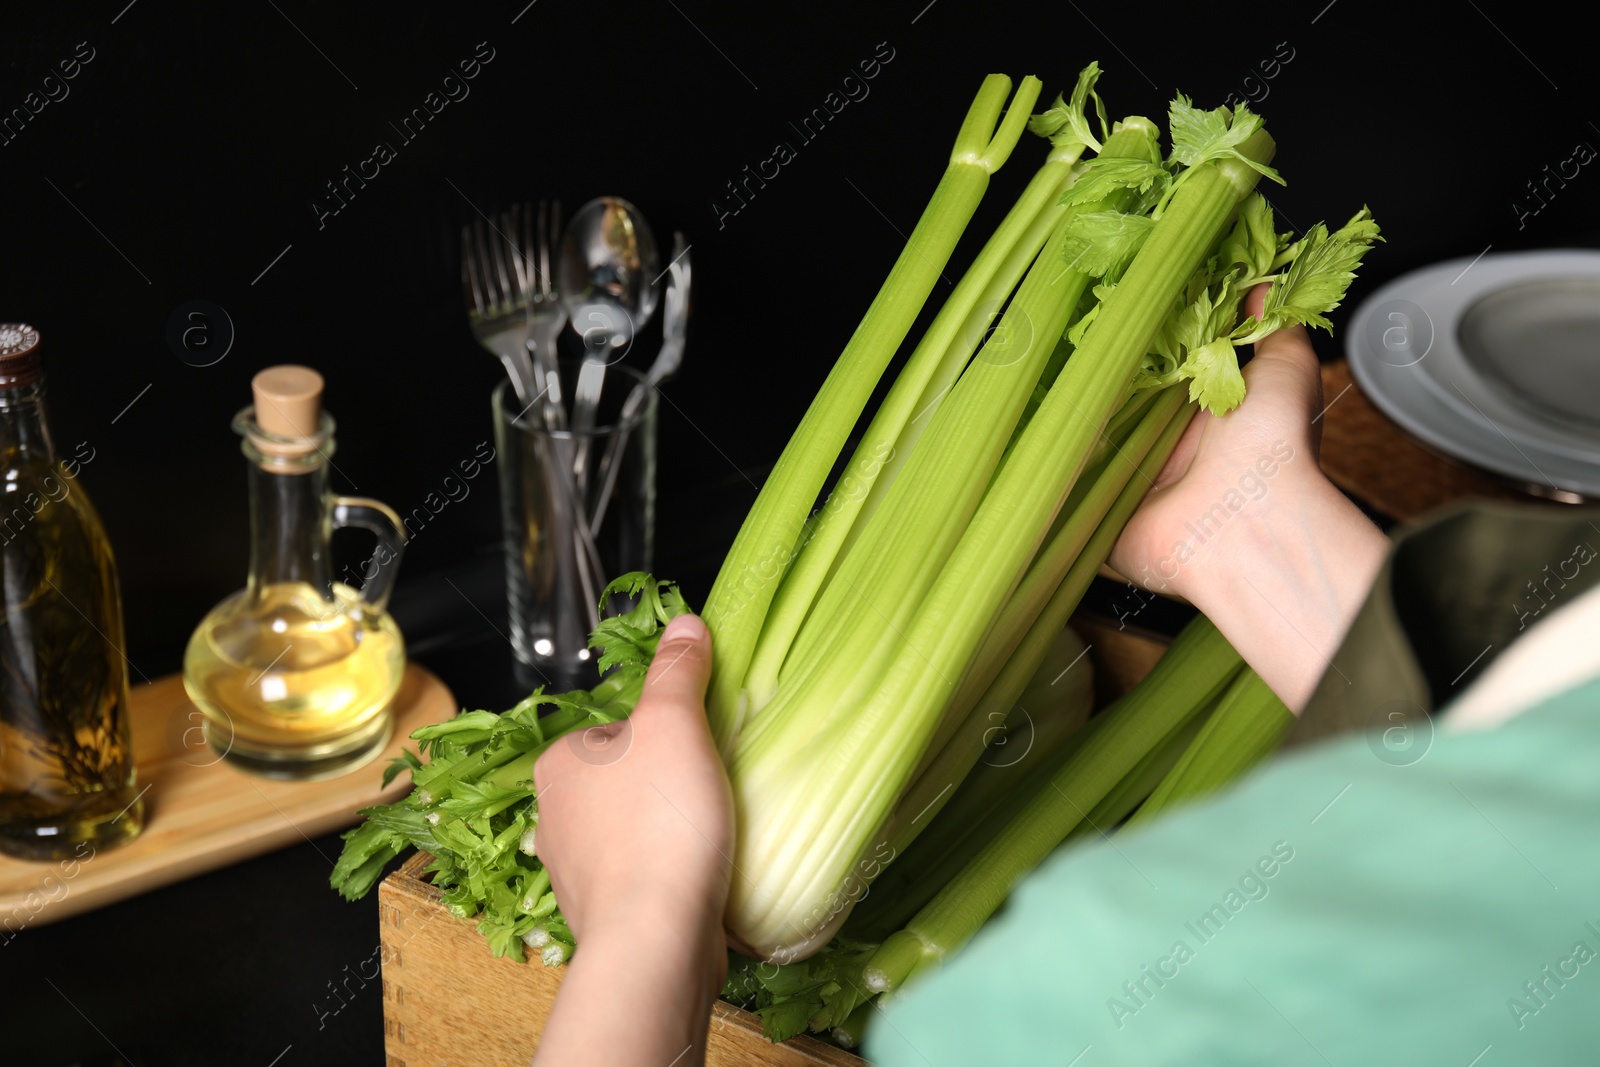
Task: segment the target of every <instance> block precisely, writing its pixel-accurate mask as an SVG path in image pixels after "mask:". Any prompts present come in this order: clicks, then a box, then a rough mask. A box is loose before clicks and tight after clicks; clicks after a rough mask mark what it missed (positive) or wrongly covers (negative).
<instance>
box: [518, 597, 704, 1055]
mask: <svg viewBox="0 0 1600 1067" xmlns="http://www.w3.org/2000/svg"><path fill="white" fill-rule="evenodd" d="M710 675H711V638H710V635H709V634H708V633H707V632H706V627H705V624H704V623H703V622H701V621H700V620H699V619H698V618H695V617H694V616H681V617H679V618H676V619H674V620H672V622H671V623H670V624H668V626H667V628H666V630H665V631H664V632H663V633H662V635H661V642H660V645H659V646H658V647H657V649H656V655H655V659H654V660H653V661H652V662H651V664H650V672H649V674H648V676H647V677H646V679H645V684H644V693H643V695H642V696H641V697H640V699H639V704H638V707H637V708H636V709H635V710H634V712H633V714H632V715H631V716H630V717H629V718H627V719H625V720H623V721H622V722H619V723H613V724H611V725H610V726H605V727H593V728H591V729H589V730H584V731H581V732H577V733H573V734H569V735H568V736H567V737H566V738H564V739H563V741H562V742H558V743H557V744H555V745H553V746H552V747H551V748H550V749H549V750H548V751H546V752H545V754H544V755H543V756H541V757H540V758H539V762H538V763H537V764H536V765H535V766H534V784H535V786H536V787H537V789H538V796H539V825H538V830H537V833H536V841H537V847H538V854H539V858H540V859H541V860H542V861H543V862H544V864H545V866H546V867H547V868H548V869H549V871H550V880H551V884H552V886H553V888H554V890H555V894H556V899H557V900H558V901H559V902H560V904H561V911H562V914H563V915H565V916H566V919H567V922H568V924H569V925H570V926H571V928H572V932H573V935H574V936H575V937H576V939H577V944H578V952H577V954H576V955H575V956H574V957H573V961H572V965H571V967H570V968H569V969H568V973H567V975H566V977H565V978H564V980H563V982H562V986H561V993H560V995H559V996H558V997H557V999H556V1006H555V1009H554V1011H553V1012H552V1013H551V1017H550V1021H549V1024H548V1025H547V1026H546V1028H545V1032H544V1036H543V1038H542V1040H541V1042H540V1047H539V1057H540V1062H547V1063H552V1064H561V1065H562V1067H566V1065H569V1064H589V1063H594V1064H602V1063H603V1064H608V1065H628V1064H640V1065H641V1067H661V1065H663V1064H666V1063H671V1062H676V1063H677V1064H678V1065H679V1067H687V1065H689V1064H693V1063H698V1062H700V1057H701V1056H703V1054H704V1047H703V1046H704V1042H705V1035H706V1028H707V1024H708V1022H709V1019H710V1009H711V1002H712V1000H714V999H715V997H716V996H717V994H718V992H719V991H720V990H721V988H722V983H723V979H724V977H725V975H726V971H727V953H726V944H725V941H724V939H723V934H722V911H723V907H724V905H725V904H726V903H727V899H728V880H729V875H730V870H731V860H730V859H729V857H730V856H731V854H732V850H733V800H732V796H731V793H730V791H729V788H728V778H727V775H726V774H725V773H724V771H723V769H722V763H721V761H720V760H719V759H718V758H717V754H716V750H715V749H714V748H713V747H712V744H711V732H710V729H709V727H708V726H707V724H706V713H705V691H706V682H707V679H708V678H709V677H710ZM696 1050H698V1051H696ZM677 1057H682V1058H681V1059H676V1060H675V1058H677Z"/></svg>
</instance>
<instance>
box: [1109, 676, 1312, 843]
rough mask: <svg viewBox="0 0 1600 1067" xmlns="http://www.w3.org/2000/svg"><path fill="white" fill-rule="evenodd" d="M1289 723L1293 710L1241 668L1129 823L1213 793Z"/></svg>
mask: <svg viewBox="0 0 1600 1067" xmlns="http://www.w3.org/2000/svg"><path fill="white" fill-rule="evenodd" d="M1293 724H1294V714H1293V713H1292V712H1290V711H1289V709H1288V708H1287V707H1285V706H1284V704H1283V701H1281V700H1279V699H1278V697H1277V694H1276V693H1274V692H1273V691H1272V690H1271V689H1268V688H1267V683H1265V682H1263V681H1262V680H1261V676H1260V675H1258V674H1256V672H1255V671H1253V670H1251V669H1250V668H1248V667H1246V668H1245V669H1244V670H1243V671H1242V672H1241V673H1240V674H1239V676H1238V678H1237V679H1235V681H1234V682H1233V684H1232V685H1230V686H1229V687H1228V689H1227V691H1226V692H1225V693H1223V695H1222V697H1221V699H1220V701H1219V703H1218V707H1217V710H1216V713H1215V714H1213V715H1212V716H1211V717H1210V718H1209V719H1208V720H1207V721H1206V726H1205V729H1204V730H1202V731H1201V732H1200V735H1199V736H1198V737H1197V738H1195V741H1194V744H1192V745H1190V746H1189V748H1188V749H1186V750H1185V751H1184V753H1183V757H1182V758H1181V759H1180V760H1179V761H1178V763H1177V765H1176V766H1174V767H1173V769H1172V771H1171V773H1170V774H1168V775H1167V776H1166V777H1165V778H1164V779H1163V780H1162V781H1161V784H1160V785H1159V786H1158V787H1157V788H1156V790H1155V792H1154V793H1152V794H1151V795H1150V799H1149V800H1147V801H1146V802H1145V804H1144V806H1143V807H1141V808H1140V809H1139V810H1138V811H1137V812H1135V813H1134V816H1133V818H1132V819H1130V820H1129V823H1128V825H1130V826H1133V825H1136V824H1138V823H1141V822H1144V821H1145V820H1146V819H1150V818H1153V817H1155V816H1156V815H1159V814H1160V813H1162V812H1164V811H1167V810H1168V809H1170V808H1173V807H1177V806H1179V805H1181V804H1183V803H1184V802H1186V801H1189V800H1193V799H1194V798H1196V797H1200V796H1204V795H1205V794H1207V793H1211V792H1214V791H1215V790H1217V789H1220V788H1221V787H1222V786H1224V785H1226V784H1227V783H1229V782H1231V781H1233V780H1234V779H1236V778H1238V777H1239V776H1240V775H1242V774H1243V773H1244V772H1245V771H1247V770H1249V769H1250V768H1251V767H1253V766H1255V765H1256V764H1257V763H1259V762H1261V761H1262V760H1264V759H1266V758H1267V757H1268V756H1269V755H1271V754H1272V752H1273V751H1274V750H1275V749H1277V747H1278V745H1279V744H1280V743H1281V742H1282V741H1283V738H1284V736H1285V735H1286V734H1287V733H1288V732H1289V727H1290V726H1292V725H1293Z"/></svg>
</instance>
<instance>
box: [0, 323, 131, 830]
mask: <svg viewBox="0 0 1600 1067" xmlns="http://www.w3.org/2000/svg"><path fill="white" fill-rule="evenodd" d="M93 458H94V454H93V451H92V450H91V451H90V453H89V456H88V459H93ZM80 461H82V462H87V459H84V457H83V454H82V449H81V448H80V449H79V451H78V455H77V459H74V460H71V461H68V462H66V463H62V462H60V461H59V460H58V459H57V458H56V452H55V446H54V445H53V444H52V443H51V440H50V432H49V428H48V426H47V424H46V421H45V411H44V378H43V370H42V365H41V363H40V357H39V334H38V331H36V330H34V329H33V328H32V327H29V326H22V325H19V324H5V325H0V594H3V596H4V605H3V611H0V852H6V853H9V854H11V855H14V856H20V857H22V858H25V859H34V860H61V859H69V858H72V859H78V860H84V859H89V858H92V857H93V856H94V855H95V853H96V851H97V850H99V849H103V848H107V847H110V846H113V845H118V844H121V843H123V842H125V841H128V840H130V839H131V838H133V837H134V836H135V835H136V834H138V833H139V831H140V830H141V829H142V828H143V826H144V802H143V799H142V793H141V792H140V791H138V790H137V789H136V788H135V784H134V763H133V745H132V740H131V725H130V723H129V718H128V673H127V660H126V659H124V658H123V652H122V594H121V592H120V590H119V588H118V584H117V567H116V562H115V561H114V560H113V559H112V555H111V546H110V544H109V543H108V542H107V541H106V534H105V530H104V528H102V527H101V525H100V518H99V516H98V515H96V514H95V510H94V507H93V505H91V504H90V503H89V497H88V496H87V495H86V494H85V493H84V490H83V486H82V485H80V484H79V483H78V481H77V476H78V474H79V472H80Z"/></svg>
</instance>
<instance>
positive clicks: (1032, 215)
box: [745, 146, 1081, 711]
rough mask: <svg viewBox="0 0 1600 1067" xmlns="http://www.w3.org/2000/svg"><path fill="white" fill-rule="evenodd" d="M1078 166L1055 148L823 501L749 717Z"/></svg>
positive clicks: (768, 636) (760, 669)
mask: <svg viewBox="0 0 1600 1067" xmlns="http://www.w3.org/2000/svg"><path fill="white" fill-rule="evenodd" d="M1079 151H1081V146H1079ZM1077 158H1078V152H1077V151H1064V150H1061V149H1057V150H1056V151H1054V152H1052V153H1051V155H1050V159H1049V160H1048V162H1046V163H1045V165H1044V166H1043V167H1042V168H1040V169H1039V171H1038V172H1037V173H1035V174H1034V176H1033V178H1032V180H1031V181H1029V183H1028V187H1027V188H1026V189H1025V190H1024V191H1023V193H1022V196H1020V197H1019V198H1018V199H1017V202H1016V203H1015V204H1014V205H1013V206H1012V208H1011V210H1010V212H1008V213H1007V215H1006V217H1005V220H1004V221H1002V222H1001V224H1000V226H999V228H998V229H996V230H995V232H994V234H993V235H992V236H991V237H990V238H989V240H988V242H987V243H985V245H984V246H983V250H982V251H981V252H979V253H978V257H977V258H976V259H975V260H973V263H972V266H970V267H969V268H967V272H966V274H964V275H963V276H962V278H961V281H960V282H959V283H957V285H956V288H955V291H954V292H953V293H951V294H950V298H949V299H948V300H946V301H945V303H944V306H943V307H942V308H940V310H939V314H938V316H937V317H936V318H935V319H934V320H933V324H932V325H930V326H929V327H928V332H927V333H925V334H923V336H922V340H921V341H920V342H918V344H917V347H916V350H915V351H914V352H912V354H911V358H910V359H909V360H908V361H907V362H906V366H905V368H904V369H903V370H902V371H901V372H900V374H899V375H898V376H897V377H896V378H895V382H894V385H893V386H892V387H891V388H890V390H889V395H888V396H887V397H885V398H884V401H883V404H882V405H881V406H880V407H879V408H878V411H877V413H876V414H875V415H874V416H873V418H872V423H871V425H870V426H868V428H867V432H866V435H865V436H864V437H863V438H862V441H861V443H860V444H859V445H858V446H857V447H856V451H855V454H854V456H853V457H852V458H851V461H850V465H849V466H848V467H847V468H846V472H845V474H844V475H843V476H842V477H841V478H840V479H839V482H838V484H837V485H836V486H835V487H834V490H833V492H831V493H830V494H829V495H828V500H827V503H826V505H824V507H823V510H822V514H821V515H819V516H818V517H817V519H816V520H815V522H814V523H812V525H811V526H810V528H809V529H808V530H807V532H806V539H805V547H804V548H803V549H801V551H800V553H799V557H798V558H797V559H796V560H795V563H794V566H793V568H792V569H791V570H790V572H789V573H788V574H787V575H786V576H785V577H784V579H783V584H782V585H780V586H779V587H778V592H777V595H776V596H775V597H774V598H773V601H772V605H771V607H770V608H769V609H768V611H767V618H766V623H765V626H764V627H763V629H762V631H761V640H760V645H759V647H758V649H757V651H756V654H755V657H754V658H753V659H752V660H751V663H750V668H749V671H748V672H747V674H746V677H745V689H746V690H747V691H748V694H749V700H750V701H751V710H752V711H754V710H758V709H759V708H760V707H761V706H762V705H763V704H765V703H766V702H767V700H768V699H769V698H770V696H771V694H772V692H773V691H774V690H775V689H776V688H777V685H778V670H779V668H780V667H781V666H782V665H783V660H784V658H785V657H786V656H787V655H788V652H789V646H790V643H791V642H792V641H793V640H794V636H795V634H796V633H797V632H798V631H799V629H800V624H801V623H802V622H804V620H805V617H806V615H807V614H808V613H809V612H810V610H811V606H812V602H813V601H814V600H815V598H816V595H817V592H818V590H820V589H821V587H822V585H823V583H824V581H826V579H827V577H828V575H829V574H831V573H832V571H833V568H834V563H835V560H836V559H837V558H838V553H839V551H840V549H841V548H842V547H843V546H844V545H845V543H846V538H847V535H848V534H849V532H850V530H851V527H852V525H853V524H854V523H855V522H856V517H857V516H858V515H859V514H861V513H862V510H863V505H864V504H866V502H867V500H868V498H869V497H870V496H871V494H872V493H873V491H874V490H876V489H877V487H878V482H879V476H880V474H881V473H883V472H884V471H885V469H886V468H887V467H888V466H889V464H891V463H892V461H893V458H894V457H895V456H900V455H903V454H905V452H906V451H907V450H909V448H910V447H911V446H912V445H913V444H915V440H916V433H915V432H914V431H912V430H911V429H910V428H909V427H908V425H907V424H908V423H909V422H910V420H911V418H912V416H913V415H915V414H917V413H919V412H921V411H923V410H925V404H926V401H925V394H926V392H928V391H929V390H932V389H936V388H948V387H949V383H950V382H951V381H953V380H954V378H955V376H956V375H957V374H959V373H960V371H961V369H962V368H963V367H965V366H966V364H967V361H968V359H970V358H971V356H972V351H973V349H974V348H976V347H977V342H978V340H979V339H981V337H982V332H981V330H973V329H972V328H971V327H972V325H974V324H970V323H969V321H968V320H969V317H970V316H972V315H973V312H974V310H975V309H978V308H982V307H984V306H985V305H990V306H992V305H993V304H995V303H998V301H999V300H1003V299H1004V298H1005V297H1006V296H1009V295H1010V293H1011V290H1012V289H1014V288H1016V285H1017V282H1018V280H1019V279H1020V278H1021V277H1022V274H1023V272H1024V271H1025V270H1026V269H1027V267H1028V264H1029V263H1031V262H1032V261H1033V259H1034V257H1035V256H1037V255H1038V253H1039V249H1040V247H1041V246H1043V244H1044V243H1045V240H1046V239H1047V238H1048V237H1049V235H1050V232H1051V231H1052V230H1053V229H1054V228H1055V224H1056V222H1057V221H1058V220H1059V219H1060V217H1061V215H1062V213H1063V212H1065V211H1066V208H1065V207H1064V206H1062V205H1061V203H1060V199H1061V196H1060V194H1061V188H1062V185H1063V184H1064V183H1065V182H1066V181H1067V179H1068V178H1069V177H1070V176H1071V173H1072V165H1073V164H1074V163H1075V162H1077ZM995 294H998V297H997V296H996V295H995ZM941 383H942V384H941ZM892 478H893V471H892V470H891V471H890V472H889V477H888V478H885V479H883V481H884V482H885V484H887V483H888V482H889V481H890V480H892ZM873 499H874V502H876V498H873ZM873 510H875V507H874V509H873ZM868 514H870V511H869V512H868Z"/></svg>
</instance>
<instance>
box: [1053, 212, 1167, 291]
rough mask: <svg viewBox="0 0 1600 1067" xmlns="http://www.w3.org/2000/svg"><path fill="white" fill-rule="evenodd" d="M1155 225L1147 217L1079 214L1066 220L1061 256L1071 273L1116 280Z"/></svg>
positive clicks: (1119, 214)
mask: <svg viewBox="0 0 1600 1067" xmlns="http://www.w3.org/2000/svg"><path fill="white" fill-rule="evenodd" d="M1155 225H1156V223H1155V220H1154V219H1152V218H1150V217H1149V216H1148V215H1127V214H1124V213H1122V212H1120V211H1080V212H1078V213H1077V214H1076V215H1074V216H1072V218H1071V219H1069V220H1068V221H1067V229H1066V239H1065V241H1063V243H1062V244H1063V248H1062V254H1063V256H1064V257H1065V258H1066V261H1067V266H1069V267H1071V268H1072V269H1073V270H1076V271H1082V272H1083V273H1084V274H1087V275H1089V276H1091V277H1095V278H1104V277H1108V276H1109V277H1113V278H1115V277H1118V276H1120V275H1121V273H1122V271H1123V269H1124V268H1126V267H1127V265H1128V264H1129V263H1130V262H1132V261H1133V257H1134V256H1135V255H1137V254H1138V252H1139V249H1140V248H1141V247H1143V245H1144V242H1145V238H1147V237H1149V236H1150V231H1151V230H1153V229H1155Z"/></svg>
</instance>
